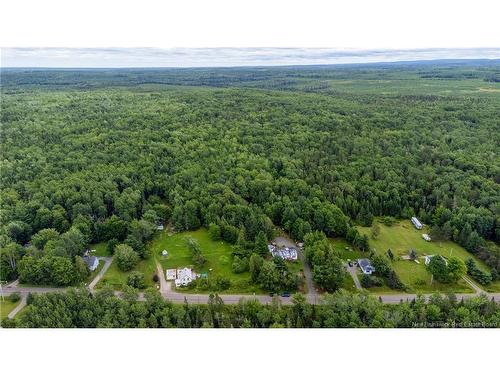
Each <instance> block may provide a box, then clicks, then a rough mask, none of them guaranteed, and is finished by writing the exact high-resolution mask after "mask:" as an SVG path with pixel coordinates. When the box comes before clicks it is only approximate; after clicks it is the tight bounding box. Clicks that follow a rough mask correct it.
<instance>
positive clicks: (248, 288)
mask: <svg viewBox="0 0 500 375" xmlns="http://www.w3.org/2000/svg"><path fill="white" fill-rule="evenodd" d="M189 238H193V239H195V240H196V241H197V242H198V244H199V245H200V247H201V252H202V253H203V255H204V256H205V258H206V260H207V261H206V263H205V264H204V265H203V266H202V267H193V264H192V256H191V251H190V250H189V248H188V246H187V241H188V239H189ZM165 249H166V250H167V251H168V253H169V255H168V257H167V258H165V257H163V256H162V255H161V252H162V251H163V250H165ZM151 250H152V253H153V256H154V257H156V259H158V260H159V262H160V263H161V265H162V267H163V269H164V270H166V269H168V268H179V267H186V266H190V267H193V268H194V270H195V271H196V272H198V273H202V272H206V273H207V274H208V277H211V278H213V277H224V278H227V279H229V280H230V281H231V287H230V288H229V289H227V290H224V291H223V293H225V294H231V293H263V291H262V290H261V289H260V288H259V287H258V286H256V285H254V284H253V283H252V281H251V278H250V273H249V272H243V273H240V274H235V273H233V271H232V262H233V255H232V251H233V248H232V246H231V245H230V244H228V243H225V242H224V241H213V240H212V239H211V238H210V236H209V234H208V231H207V230H206V229H198V230H196V231H190V232H181V233H169V232H167V231H162V232H161V233H160V234H159V235H157V236H156V237H155V239H154V240H153V241H152V243H151ZM210 269H211V271H210ZM183 290H186V291H188V292H189V291H192V292H204V291H201V290H197V289H188V288H183ZM205 292H207V293H208V291H205Z"/></svg>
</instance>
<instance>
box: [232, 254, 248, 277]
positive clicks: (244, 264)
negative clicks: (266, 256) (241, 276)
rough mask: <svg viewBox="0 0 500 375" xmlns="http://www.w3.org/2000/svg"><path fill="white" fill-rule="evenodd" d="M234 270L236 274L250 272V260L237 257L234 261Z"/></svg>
mask: <svg viewBox="0 0 500 375" xmlns="http://www.w3.org/2000/svg"><path fill="white" fill-rule="evenodd" d="M232 269H233V272H234V273H243V272H245V271H246V270H248V259H247V258H240V257H238V256H235V257H234V259H233V265H232Z"/></svg>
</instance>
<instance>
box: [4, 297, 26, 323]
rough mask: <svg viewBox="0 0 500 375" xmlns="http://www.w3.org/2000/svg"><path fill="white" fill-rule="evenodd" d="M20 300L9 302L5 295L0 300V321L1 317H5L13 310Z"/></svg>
mask: <svg viewBox="0 0 500 375" xmlns="http://www.w3.org/2000/svg"><path fill="white" fill-rule="evenodd" d="M20 302H21V301H17V302H11V301H9V299H8V298H7V297H4V299H3V301H2V300H0V321H2V320H3V319H5V318H7V315H9V313H10V312H11V311H12V310H14V308H15V307H16V306H17V305H18V304H19V303H20Z"/></svg>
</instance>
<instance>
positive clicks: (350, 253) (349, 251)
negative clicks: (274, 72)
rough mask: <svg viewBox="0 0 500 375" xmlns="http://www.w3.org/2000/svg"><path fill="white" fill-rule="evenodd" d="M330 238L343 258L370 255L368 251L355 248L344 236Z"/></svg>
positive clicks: (353, 258)
mask: <svg viewBox="0 0 500 375" xmlns="http://www.w3.org/2000/svg"><path fill="white" fill-rule="evenodd" d="M328 240H329V241H330V243H331V244H332V246H333V248H334V249H335V251H336V252H337V253H338V254H339V256H340V258H341V259H342V260H349V259H350V260H356V259H359V258H366V257H367V256H368V254H367V253H364V252H362V251H359V250H356V249H354V248H353V246H352V245H351V244H350V243H348V242H347V241H346V240H345V239H344V238H329V239H328Z"/></svg>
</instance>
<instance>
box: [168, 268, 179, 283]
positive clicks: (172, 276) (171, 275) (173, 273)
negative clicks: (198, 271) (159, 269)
mask: <svg viewBox="0 0 500 375" xmlns="http://www.w3.org/2000/svg"><path fill="white" fill-rule="evenodd" d="M166 274H167V280H175V279H176V278H177V270H176V269H175V268H170V269H168V270H167V271H166Z"/></svg>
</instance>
